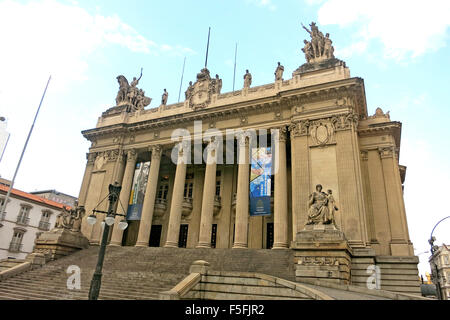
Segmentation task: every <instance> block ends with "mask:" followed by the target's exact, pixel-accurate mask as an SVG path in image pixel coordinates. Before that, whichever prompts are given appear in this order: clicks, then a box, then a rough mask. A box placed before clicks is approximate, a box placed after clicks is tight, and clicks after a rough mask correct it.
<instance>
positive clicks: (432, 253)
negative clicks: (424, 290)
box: [428, 216, 450, 300]
mask: <svg viewBox="0 0 450 320" xmlns="http://www.w3.org/2000/svg"><path fill="white" fill-rule="evenodd" d="M448 218H450V216H448V217H445V218H444V219H441V220H440V221H439V222H438V223H436V224H435V226H434V227H433V230H432V231H431V235H430V240H428V243H429V244H430V246H431V260H432V261H433V264H434V269H435V276H434V277H433V280H434V282H435V285H436V293H437V298H438V299H439V300H442V294H441V284H440V283H439V269H438V266H437V263H436V262H435V261H434V258H435V257H434V254H435V253H436V251H437V248H438V247H437V246H435V245H434V242H435V241H436V238H435V237H433V232H434V229H436V227H437V226H438V224H439V223H441V222H442V221H444V220H445V219H448Z"/></svg>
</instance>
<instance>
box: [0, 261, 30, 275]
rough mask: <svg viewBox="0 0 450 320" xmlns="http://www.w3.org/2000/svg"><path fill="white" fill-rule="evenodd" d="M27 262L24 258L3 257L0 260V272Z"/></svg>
mask: <svg viewBox="0 0 450 320" xmlns="http://www.w3.org/2000/svg"><path fill="white" fill-rule="evenodd" d="M23 262H25V260H22V259H3V260H0V272H2V271H5V270H8V269H10V268H14V267H15V266H18V265H19V264H21V263H23Z"/></svg>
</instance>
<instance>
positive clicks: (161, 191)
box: [158, 184, 169, 200]
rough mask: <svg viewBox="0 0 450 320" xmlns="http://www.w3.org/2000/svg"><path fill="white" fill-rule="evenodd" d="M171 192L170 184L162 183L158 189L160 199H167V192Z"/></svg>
mask: <svg viewBox="0 0 450 320" xmlns="http://www.w3.org/2000/svg"><path fill="white" fill-rule="evenodd" d="M168 193H169V185H167V184H161V185H160V186H159V190H158V199H164V200H167V194H168Z"/></svg>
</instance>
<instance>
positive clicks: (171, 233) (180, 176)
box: [164, 149, 187, 248]
mask: <svg viewBox="0 0 450 320" xmlns="http://www.w3.org/2000/svg"><path fill="white" fill-rule="evenodd" d="M186 158H187V155H185V152H184V150H183V149H181V150H180V151H179V152H178V160H177V170H176V172H175V182H174V185H173V192H172V203H171V206H170V216H169V226H168V228H167V240H166V244H165V245H164V247H166V248H178V238H179V234H180V221H181V210H182V205H183V200H184V183H185V181H186V163H187V159H186Z"/></svg>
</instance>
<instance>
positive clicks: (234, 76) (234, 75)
mask: <svg viewBox="0 0 450 320" xmlns="http://www.w3.org/2000/svg"><path fill="white" fill-rule="evenodd" d="M236 58H237V42H236V49H235V50H234V73H233V91H234V82H235V80H236Z"/></svg>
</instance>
